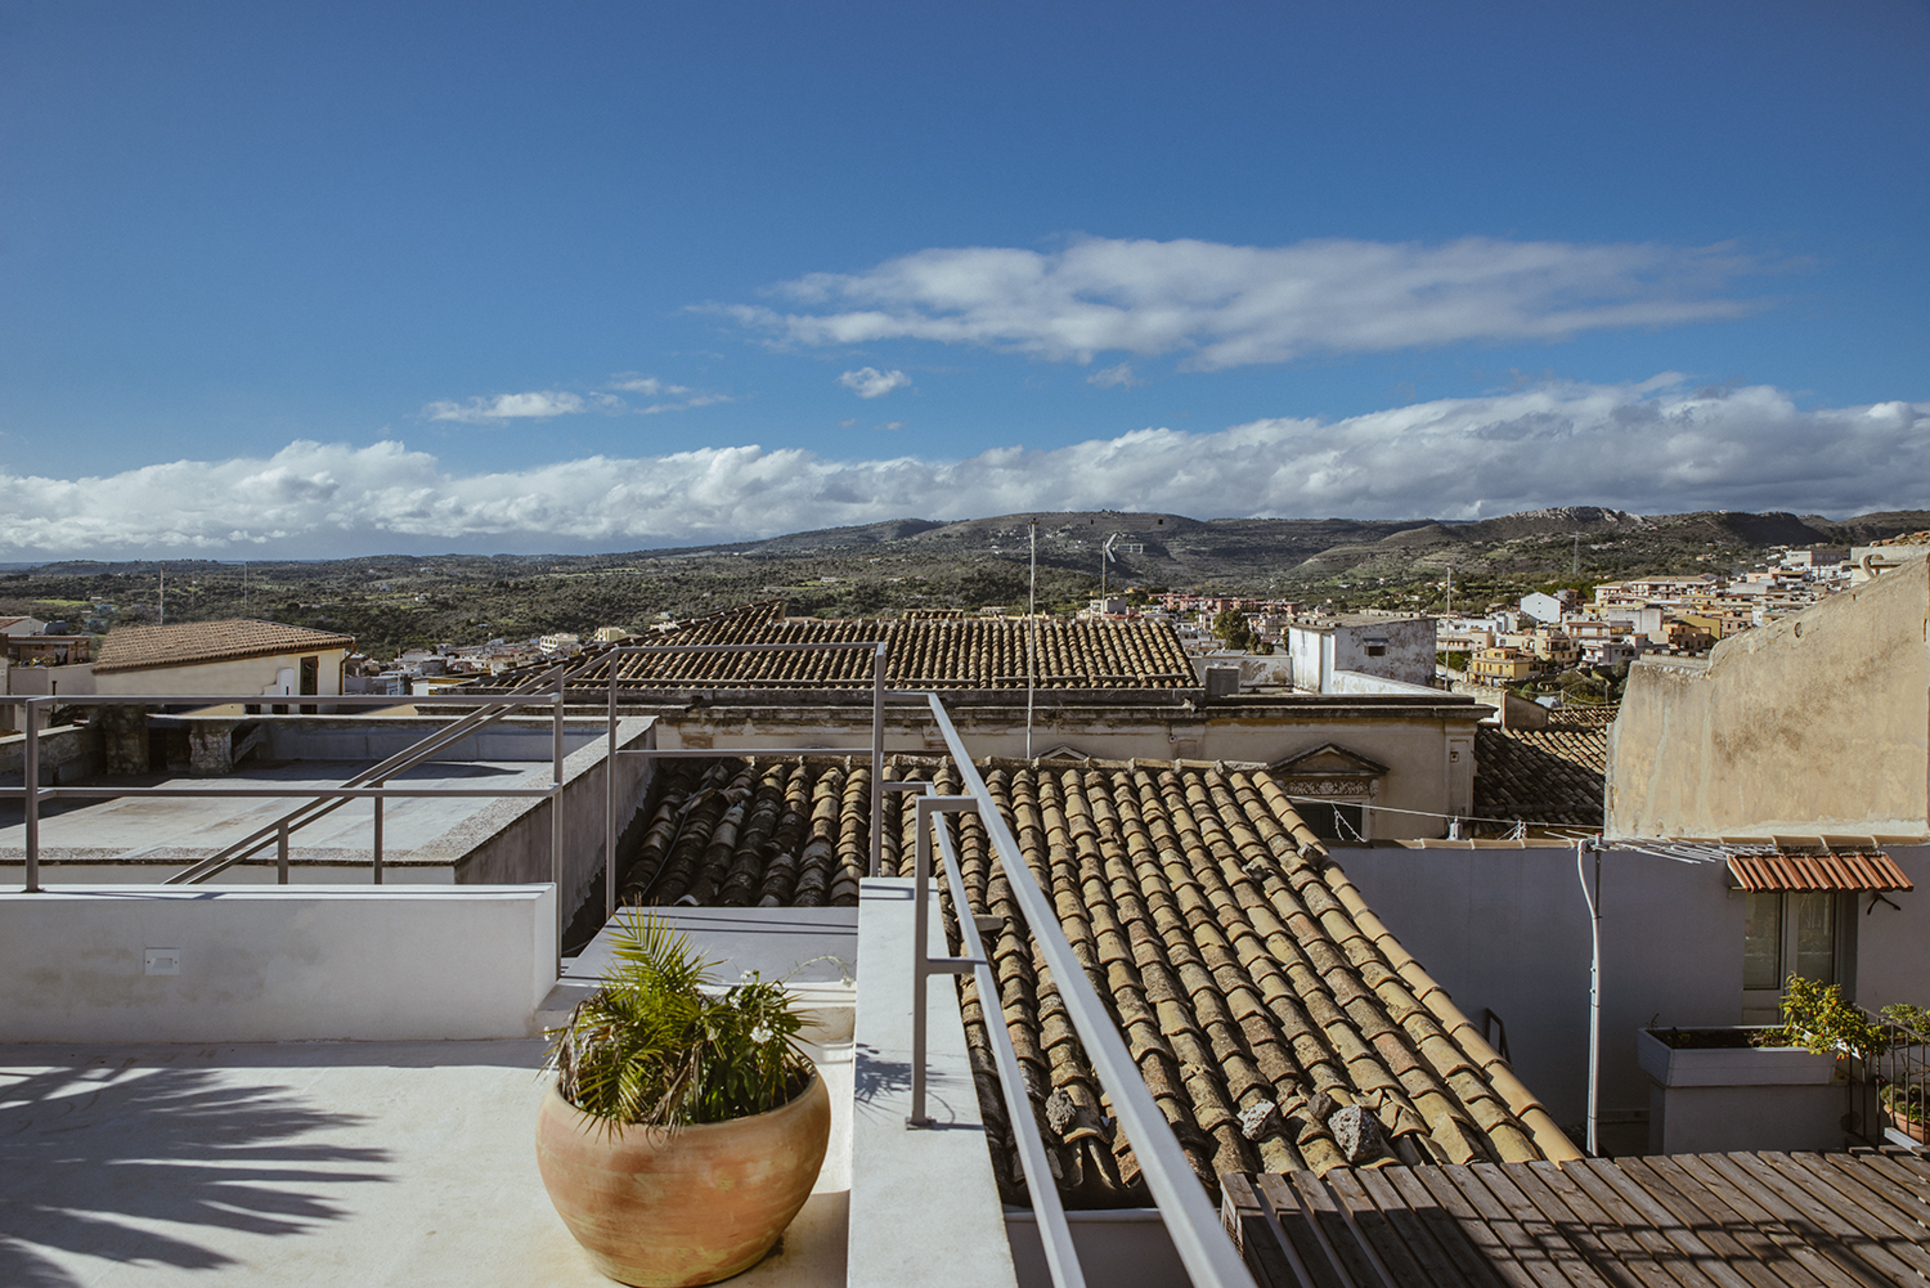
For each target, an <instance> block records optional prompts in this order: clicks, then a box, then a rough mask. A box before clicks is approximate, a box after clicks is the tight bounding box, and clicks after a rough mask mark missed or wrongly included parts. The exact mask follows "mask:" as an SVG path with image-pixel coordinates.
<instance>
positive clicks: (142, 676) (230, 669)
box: [94, 648, 348, 696]
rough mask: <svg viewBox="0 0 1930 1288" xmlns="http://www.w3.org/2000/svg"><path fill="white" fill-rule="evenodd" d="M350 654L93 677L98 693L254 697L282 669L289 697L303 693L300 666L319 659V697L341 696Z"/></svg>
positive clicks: (315, 652)
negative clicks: (289, 675)
mask: <svg viewBox="0 0 1930 1288" xmlns="http://www.w3.org/2000/svg"><path fill="white" fill-rule="evenodd" d="M347 656H348V650H346V649H340V648H324V649H301V650H298V651H296V652H291V653H277V654H275V655H274V656H272V657H249V658H242V659H240V660H238V661H234V662H206V663H201V664H199V665H195V666H157V667H150V668H148V669H145V670H140V671H110V672H108V673H107V674H105V675H103V674H101V673H100V672H99V671H96V672H95V673H94V688H95V691H96V692H98V693H138V694H142V695H146V694H154V695H156V696H163V695H168V694H176V693H178V694H192V695H202V694H214V693H232V694H236V695H256V694H260V693H261V692H262V691H263V690H264V689H268V688H272V687H273V686H274V685H276V684H278V683H280V676H281V672H282V670H283V669H284V668H287V669H289V670H292V671H294V673H295V678H294V683H293V685H292V686H291V692H297V693H298V691H299V689H300V687H301V660H302V659H303V658H305V657H313V658H317V659H319V660H318V661H317V663H316V681H315V687H316V689H317V691H318V692H319V693H325V694H326V693H340V692H341V691H342V690H341V683H342V661H343V659H344V658H346V657H347Z"/></svg>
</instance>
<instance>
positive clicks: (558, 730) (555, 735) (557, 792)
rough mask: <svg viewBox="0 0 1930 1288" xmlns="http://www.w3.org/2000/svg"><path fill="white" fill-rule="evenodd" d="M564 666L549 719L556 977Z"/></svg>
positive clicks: (562, 914)
mask: <svg viewBox="0 0 1930 1288" xmlns="http://www.w3.org/2000/svg"><path fill="white" fill-rule="evenodd" d="M568 678H569V671H568V668H567V667H561V666H559V667H557V668H556V700H555V701H556V706H555V712H554V714H553V715H552V716H551V717H550V880H551V881H552V882H554V883H555V885H556V976H557V978H558V979H561V978H562V977H563V930H564V928H565V927H566V926H568V925H569V914H568V912H566V911H565V910H564V907H563V685H564V681H565V680H567V679H568Z"/></svg>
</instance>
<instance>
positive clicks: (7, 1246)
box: [0, 1059, 390, 1288]
mask: <svg viewBox="0 0 1930 1288" xmlns="http://www.w3.org/2000/svg"><path fill="white" fill-rule="evenodd" d="M133 1064H134V1061H133V1060H132V1059H129V1060H126V1061H125V1062H124V1063H122V1064H120V1065H119V1066H118V1067H111V1068H110V1067H105V1066H103V1065H94V1066H88V1065H80V1064H69V1065H65V1066H61V1067H54V1068H36V1069H30V1070H23V1069H21V1068H20V1067H18V1066H16V1067H14V1068H12V1069H6V1068H0V1283H5V1284H9V1285H20V1286H22V1288H27V1286H32V1288H53V1286H55V1285H60V1286H62V1288H65V1286H66V1285H75V1284H78V1283H79V1282H80V1280H79V1279H77V1278H75V1277H74V1276H73V1275H72V1274H70V1273H69V1272H68V1271H67V1270H66V1269H64V1268H63V1265H62V1262H64V1261H67V1260H68V1258H69V1257H72V1256H75V1255H76V1254H85V1255H86V1256H89V1257H104V1258H107V1259H109V1260H112V1261H114V1262H118V1263H120V1264H122V1265H135V1266H153V1267H159V1266H166V1267H173V1268H176V1269H178V1270H211V1269H216V1268H218V1267H222V1266H226V1265H230V1264H232V1263H233V1261H234V1258H233V1257H231V1256H229V1255H228V1254H226V1253H223V1252H221V1251H218V1250H216V1249H215V1248H213V1247H209V1246H204V1244H203V1243H201V1242H198V1241H197V1239H196V1237H195V1233H196V1227H204V1228H209V1230H210V1233H212V1231H213V1229H221V1230H227V1231H234V1232H240V1233H247V1234H257V1235H299V1234H303V1233H305V1232H307V1231H309V1230H311V1229H313V1228H315V1227H316V1226H318V1225H320V1224H321V1223H323V1222H329V1221H335V1220H339V1219H341V1218H342V1217H343V1216H345V1215H346V1212H345V1211H344V1209H343V1208H341V1207H340V1206H338V1205H337V1204H336V1203H335V1202H332V1201H331V1200H330V1198H329V1197H328V1194H329V1191H330V1190H331V1189H332V1188H333V1187H339V1186H345V1185H352V1184H359V1183H368V1182H383V1181H387V1180H389V1179H390V1178H389V1177H388V1176H386V1175H384V1174H383V1173H382V1172H381V1171H378V1170H373V1166H374V1165H379V1164H383V1163H386V1162H388V1161H389V1156H388V1152H387V1151H386V1150H382V1149H372V1148H357V1147H349V1146H343V1145H338V1144H330V1143H327V1142H326V1141H325V1140H318V1139H315V1137H316V1136H317V1135H318V1134H324V1133H328V1132H330V1131H333V1130H339V1129H343V1128H352V1127H355V1126H357V1125H358V1124H360V1123H361V1122H362V1118H361V1116H360V1115H356V1114H344V1113H336V1112H329V1111H323V1110H318V1109H314V1108H310V1107H307V1106H306V1105H304V1103H303V1102H302V1100H301V1099H299V1098H298V1097H297V1096H296V1095H295V1094H294V1092H293V1091H292V1089H290V1088H285V1087H275V1086H233V1085H227V1084H224V1082H223V1081H222V1079H221V1077H220V1075H219V1074H218V1073H217V1072H215V1071H212V1070H208V1069H170V1068H160V1069H155V1068H147V1069H135V1068H131V1067H130V1066H132V1065H133ZM344 1165H349V1166H344ZM356 1165H360V1166H356Z"/></svg>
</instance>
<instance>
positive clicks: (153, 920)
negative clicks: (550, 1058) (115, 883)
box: [0, 885, 556, 1043]
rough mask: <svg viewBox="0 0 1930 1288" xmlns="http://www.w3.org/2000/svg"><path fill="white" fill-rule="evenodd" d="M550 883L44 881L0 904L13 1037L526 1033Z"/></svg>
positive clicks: (544, 979)
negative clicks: (36, 889) (91, 884)
mask: <svg viewBox="0 0 1930 1288" xmlns="http://www.w3.org/2000/svg"><path fill="white" fill-rule="evenodd" d="M555 954H556V892H555V887H553V886H547V885H542V886H500V887H491V886H469V887H463V888H460V889H456V888H451V887H447V886H442V887H437V886H398V885H384V886H367V887H361V888H355V887H343V886H306V885H302V886H296V885H290V886H270V887H257V886H245V887H218V886H167V887H154V886H146V887H127V886H121V887H99V888H91V889H90V888H85V887H75V886H58V887H51V888H49V889H47V890H46V891H43V892H42V893H39V894H19V893H7V894H0V1033H5V1034H6V1035H7V1037H8V1039H9V1040H11V1041H16V1042H114V1043H156V1042H287V1041H318V1040H329V1039H349V1040H356V1041H415V1040H442V1039H486V1038H524V1037H530V1036H533V1035H534V1034H535V1031H536V1029H535V1012H536V1006H537V1003H538V1002H539V1000H540V999H541V998H542V997H543V995H544V994H545V993H546V992H547V991H548V990H549V987H550V985H551V984H552V983H553V982H554V979H555Z"/></svg>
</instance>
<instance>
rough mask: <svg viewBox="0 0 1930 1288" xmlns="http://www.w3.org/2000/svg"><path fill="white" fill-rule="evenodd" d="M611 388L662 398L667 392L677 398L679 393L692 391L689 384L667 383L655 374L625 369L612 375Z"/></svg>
mask: <svg viewBox="0 0 1930 1288" xmlns="http://www.w3.org/2000/svg"><path fill="white" fill-rule="evenodd" d="M610 388H612V389H621V390H623V391H624V392H625V393H632V394H642V395H643V396H644V397H646V398H661V397H662V396H664V395H665V394H668V395H670V396H671V397H672V398H675V397H677V396H678V395H679V394H687V393H689V392H690V389H689V388H688V387H687V386H684V385H671V384H665V383H664V382H663V381H661V380H659V379H657V378H656V377H655V376H640V375H638V374H637V373H636V372H634V371H625V372H622V373H620V374H618V375H615V376H612V377H610Z"/></svg>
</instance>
